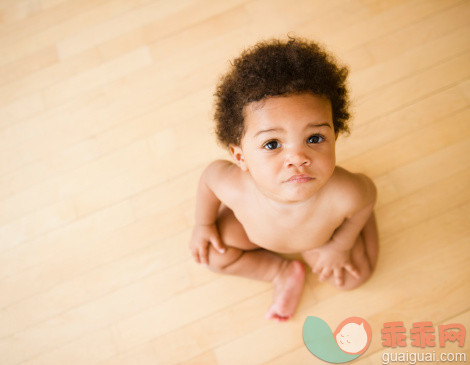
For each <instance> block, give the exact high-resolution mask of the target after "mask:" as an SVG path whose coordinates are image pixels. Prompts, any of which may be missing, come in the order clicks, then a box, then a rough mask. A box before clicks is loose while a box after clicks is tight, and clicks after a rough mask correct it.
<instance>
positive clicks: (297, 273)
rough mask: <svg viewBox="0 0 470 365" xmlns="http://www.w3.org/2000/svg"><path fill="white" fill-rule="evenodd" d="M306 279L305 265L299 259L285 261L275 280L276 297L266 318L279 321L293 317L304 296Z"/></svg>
mask: <svg viewBox="0 0 470 365" xmlns="http://www.w3.org/2000/svg"><path fill="white" fill-rule="evenodd" d="M304 281H305V269H304V265H303V264H302V263H301V262H300V261H298V260H294V261H285V263H283V265H282V266H281V270H280V271H279V273H278V274H277V276H276V277H275V278H274V280H273V285H274V299H273V304H272V305H271V308H269V310H268V313H266V318H267V319H274V320H276V321H278V322H283V321H287V320H288V319H289V318H291V317H292V316H293V315H294V312H295V310H296V308H297V305H298V304H299V301H300V297H301V296H302V290H303V288H304Z"/></svg>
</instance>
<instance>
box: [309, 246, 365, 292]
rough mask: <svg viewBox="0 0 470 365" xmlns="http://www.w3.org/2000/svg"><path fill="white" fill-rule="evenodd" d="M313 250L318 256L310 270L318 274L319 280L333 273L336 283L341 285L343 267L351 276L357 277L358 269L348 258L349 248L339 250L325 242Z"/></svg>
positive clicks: (342, 282) (342, 281)
mask: <svg viewBox="0 0 470 365" xmlns="http://www.w3.org/2000/svg"><path fill="white" fill-rule="evenodd" d="M313 252H316V253H317V254H318V258H317V261H316V263H315V267H313V268H312V271H313V272H314V273H315V274H318V275H319V279H320V281H323V280H326V279H328V278H329V277H330V276H331V274H333V275H334V277H335V281H336V285H338V286H342V285H343V284H344V272H343V269H346V270H348V271H349V272H350V274H351V275H352V276H354V277H355V278H356V279H359V271H358V270H357V269H356V268H355V267H354V265H353V264H352V262H351V259H350V250H340V249H338V248H335V247H334V246H332V245H331V244H330V243H327V244H325V245H324V246H321V247H319V248H317V249H315V250H313Z"/></svg>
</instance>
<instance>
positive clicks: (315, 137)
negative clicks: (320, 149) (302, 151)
mask: <svg viewBox="0 0 470 365" xmlns="http://www.w3.org/2000/svg"><path fill="white" fill-rule="evenodd" d="M323 140H324V138H323V136H321V135H319V134H314V135H313V136H310V137H308V139H307V143H320V142H322V141H323Z"/></svg>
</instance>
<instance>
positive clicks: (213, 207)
mask: <svg viewBox="0 0 470 365" xmlns="http://www.w3.org/2000/svg"><path fill="white" fill-rule="evenodd" d="M233 166H234V165H233V164H231V163H230V162H228V161H223V160H217V161H214V162H212V163H211V164H210V165H209V166H208V167H207V168H206V169H205V170H204V172H203V173H202V175H201V178H200V180H199V186H198V190H197V196H196V219H195V224H194V229H193V233H192V237H191V240H190V243H189V247H190V250H191V253H192V255H193V257H194V259H195V260H196V262H198V263H203V264H206V265H207V264H208V263H209V262H208V256H209V251H208V248H209V244H212V246H213V247H214V248H215V249H217V250H218V251H219V252H220V253H224V252H225V247H224V245H223V243H222V241H221V239H220V236H219V231H218V229H217V225H216V220H217V214H218V211H219V208H220V205H221V200H220V199H219V198H218V197H217V195H216V193H215V192H214V190H221V189H220V188H219V186H220V184H221V183H223V180H225V178H226V176H227V172H228V170H229V169H232V168H233Z"/></svg>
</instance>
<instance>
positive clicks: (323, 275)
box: [320, 268, 331, 281]
mask: <svg viewBox="0 0 470 365" xmlns="http://www.w3.org/2000/svg"><path fill="white" fill-rule="evenodd" d="M330 275H331V270H330V269H326V268H325V269H323V271H322V272H321V275H320V281H325V280H326V279H328V278H329V277H330Z"/></svg>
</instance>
